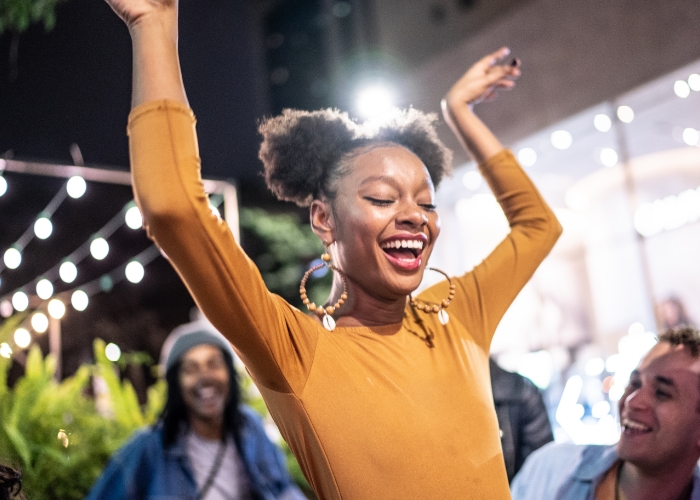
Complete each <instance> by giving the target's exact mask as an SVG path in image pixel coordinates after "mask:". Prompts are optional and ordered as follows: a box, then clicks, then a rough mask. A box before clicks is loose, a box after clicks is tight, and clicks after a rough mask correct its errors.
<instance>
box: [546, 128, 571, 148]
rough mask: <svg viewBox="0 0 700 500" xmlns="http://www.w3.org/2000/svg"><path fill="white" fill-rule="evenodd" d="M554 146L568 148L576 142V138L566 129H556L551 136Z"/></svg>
mask: <svg viewBox="0 0 700 500" xmlns="http://www.w3.org/2000/svg"><path fill="white" fill-rule="evenodd" d="M550 139H551V141H552V146H554V147H555V148H557V149H561V150H562V151H563V150H565V149H568V148H569V147H570V146H571V145H572V144H573V142H574V138H573V137H572V136H571V134H570V133H569V132H568V131H566V130H556V131H554V132H552V135H551V137H550Z"/></svg>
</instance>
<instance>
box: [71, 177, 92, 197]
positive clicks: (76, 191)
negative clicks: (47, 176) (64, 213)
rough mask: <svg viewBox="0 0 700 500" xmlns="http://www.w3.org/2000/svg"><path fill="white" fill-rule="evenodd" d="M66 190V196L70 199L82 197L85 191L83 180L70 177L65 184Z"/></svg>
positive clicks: (85, 185)
mask: <svg viewBox="0 0 700 500" xmlns="http://www.w3.org/2000/svg"><path fill="white" fill-rule="evenodd" d="M66 190H67V191H68V196H70V197H71V198H74V199H78V198H80V197H81V196H82V195H84V194H85V191H86V190H87V184H86V183H85V179H83V178H82V177H80V176H79V175H75V176H73V177H71V178H70V179H68V182H67V183H66Z"/></svg>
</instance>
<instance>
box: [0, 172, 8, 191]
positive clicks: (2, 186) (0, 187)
mask: <svg viewBox="0 0 700 500" xmlns="http://www.w3.org/2000/svg"><path fill="white" fill-rule="evenodd" d="M5 193H7V181H6V180H5V178H4V177H3V176H2V175H0V196H2V195H4V194H5Z"/></svg>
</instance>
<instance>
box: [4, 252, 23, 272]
mask: <svg viewBox="0 0 700 500" xmlns="http://www.w3.org/2000/svg"><path fill="white" fill-rule="evenodd" d="M3 261H4V262H5V265H6V266H7V268H8V269H17V268H18V267H19V265H20V264H21V263H22V254H21V253H20V251H19V250H17V249H16V248H15V247H12V248H8V249H7V250H5V255H3Z"/></svg>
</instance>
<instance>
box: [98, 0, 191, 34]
mask: <svg viewBox="0 0 700 500" xmlns="http://www.w3.org/2000/svg"><path fill="white" fill-rule="evenodd" d="M105 1H106V2H107V3H108V4H109V6H110V7H112V10H113V11H114V12H116V13H117V15H118V16H119V17H120V18H121V19H122V20H123V21H124V22H125V23H126V25H127V26H128V27H129V29H132V28H133V27H135V26H136V25H138V24H139V23H141V22H142V21H143V20H145V19H147V18H151V17H153V18H155V17H157V16H161V15H166V16H172V15H173V14H175V15H176V14H177V0H105Z"/></svg>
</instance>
